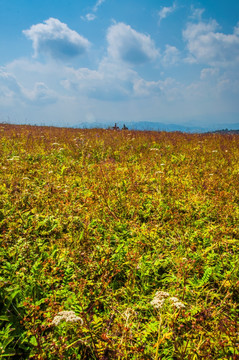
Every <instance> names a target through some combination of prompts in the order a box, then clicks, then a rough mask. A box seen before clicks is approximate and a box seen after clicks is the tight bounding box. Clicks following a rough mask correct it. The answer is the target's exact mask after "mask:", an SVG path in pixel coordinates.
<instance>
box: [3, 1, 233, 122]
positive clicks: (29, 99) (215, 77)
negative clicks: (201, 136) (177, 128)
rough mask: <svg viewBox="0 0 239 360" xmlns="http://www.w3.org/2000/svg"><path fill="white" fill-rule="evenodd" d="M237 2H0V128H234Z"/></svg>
mask: <svg viewBox="0 0 239 360" xmlns="http://www.w3.org/2000/svg"><path fill="white" fill-rule="evenodd" d="M238 100H239V2H238V0H227V1H225V0H218V1H215V0H208V1H206V0H201V1H196V0H195V1H194V0H175V1H169V0H162V1H160V0H158V1H156V0H131V1H129V0H92V1H80V0H41V1H39V0H0V121H10V122H12V123H31V124H45V125H60V126H68V125H73V126H74V125H77V124H79V123H81V122H89V123H90V122H95V121H98V122H99V121H100V122H104V123H109V124H113V123H114V122H117V121H124V122H126V123H127V122H131V121H147V120H148V121H158V122H164V123H175V124H187V125H196V126H209V125H211V126H214V125H218V126H222V127H225V126H226V125H227V124H232V123H239V101H238Z"/></svg>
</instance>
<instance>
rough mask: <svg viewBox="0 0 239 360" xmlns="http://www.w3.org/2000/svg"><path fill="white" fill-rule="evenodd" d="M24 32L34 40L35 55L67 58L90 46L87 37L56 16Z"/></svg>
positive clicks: (60, 58) (84, 50) (80, 52)
mask: <svg viewBox="0 0 239 360" xmlns="http://www.w3.org/2000/svg"><path fill="white" fill-rule="evenodd" d="M23 33H24V35H26V36H27V37H28V38H29V39H31V40H32V41H33V48H34V51H35V56H37V55H38V54H44V55H49V56H50V57H52V58H53V59H59V60H65V59H69V58H72V57H75V56H78V55H81V54H83V53H85V52H86V51H87V49H88V48H89V46H90V43H89V41H88V40H87V39H86V38H84V37H83V36H81V35H80V34H78V33H77V32H76V31H74V30H71V29H69V28H68V26H67V25H66V24H64V23H62V22H61V21H60V20H58V19H54V18H49V19H48V20H46V21H44V23H40V24H37V25H33V26H31V28H30V29H29V30H23Z"/></svg>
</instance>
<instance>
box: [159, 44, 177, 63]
mask: <svg viewBox="0 0 239 360" xmlns="http://www.w3.org/2000/svg"><path fill="white" fill-rule="evenodd" d="M179 59H180V52H179V50H178V49H177V48H176V47H175V46H171V45H166V49H165V51H164V53H163V57H162V63H163V64H164V65H165V66H169V65H175V64H177V63H178V62H179Z"/></svg>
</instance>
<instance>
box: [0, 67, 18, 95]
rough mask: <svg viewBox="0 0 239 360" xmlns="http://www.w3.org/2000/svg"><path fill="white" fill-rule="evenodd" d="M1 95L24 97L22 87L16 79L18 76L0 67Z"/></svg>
mask: <svg viewBox="0 0 239 360" xmlns="http://www.w3.org/2000/svg"><path fill="white" fill-rule="evenodd" d="M0 96H1V97H4V98H5V99H10V98H14V97H17V98H22V96H23V92H22V87H21V86H20V84H19V83H18V81H17V80H16V78H15V77H14V76H13V75H12V74H10V73H8V72H6V71H4V69H1V68H0Z"/></svg>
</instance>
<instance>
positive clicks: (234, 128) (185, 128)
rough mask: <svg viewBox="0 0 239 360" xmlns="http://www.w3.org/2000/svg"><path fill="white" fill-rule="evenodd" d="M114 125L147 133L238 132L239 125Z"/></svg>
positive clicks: (97, 125)
mask: <svg viewBox="0 0 239 360" xmlns="http://www.w3.org/2000/svg"><path fill="white" fill-rule="evenodd" d="M114 125H115V124H114V123H112V124H110V123H105V122H103V121H102V122H100V121H99V122H91V123H87V122H82V123H79V124H78V125H76V126H74V127H75V128H86V129H89V128H105V129H107V128H112V127H113V126H114ZM116 125H117V126H118V127H119V128H120V129H122V128H123V126H124V125H125V126H126V127H127V128H128V129H129V130H141V131H143V130H146V131H147V130H148V131H181V132H189V133H190V132H196V133H203V132H223V133H227V132H239V123H236V124H226V125H212V126H208V127H200V126H196V125H195V126H189V125H180V124H166V123H161V122H153V121H136V122H134V121H132V122H123V121H119V122H117V123H116Z"/></svg>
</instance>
